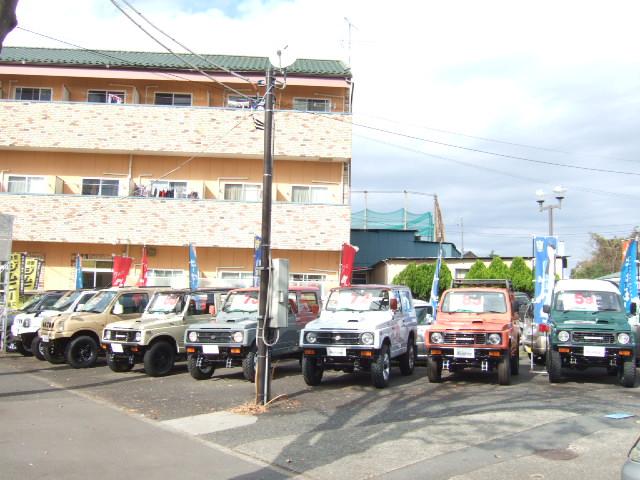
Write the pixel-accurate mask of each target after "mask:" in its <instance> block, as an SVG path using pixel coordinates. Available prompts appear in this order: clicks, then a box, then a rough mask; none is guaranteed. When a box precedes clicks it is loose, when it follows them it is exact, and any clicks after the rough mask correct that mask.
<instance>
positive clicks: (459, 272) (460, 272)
mask: <svg viewBox="0 0 640 480" xmlns="http://www.w3.org/2000/svg"><path fill="white" fill-rule="evenodd" d="M467 273H469V269H468V268H456V277H455V278H456V280H463V279H464V278H465V277H466V276H467Z"/></svg>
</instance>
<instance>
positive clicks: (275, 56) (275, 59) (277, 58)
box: [269, 45, 296, 70]
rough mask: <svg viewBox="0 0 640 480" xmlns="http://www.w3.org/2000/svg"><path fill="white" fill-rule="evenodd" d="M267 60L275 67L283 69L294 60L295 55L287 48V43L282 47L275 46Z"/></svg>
mask: <svg viewBox="0 0 640 480" xmlns="http://www.w3.org/2000/svg"><path fill="white" fill-rule="evenodd" d="M269 61H270V62H271V65H273V66H274V67H275V68H278V69H280V70H284V69H285V68H287V67H289V66H291V65H292V64H293V62H295V61H296V56H295V54H294V53H293V51H292V50H291V49H290V48H289V45H285V46H284V47H281V48H277V49H276V51H275V52H273V53H272V54H271V55H269Z"/></svg>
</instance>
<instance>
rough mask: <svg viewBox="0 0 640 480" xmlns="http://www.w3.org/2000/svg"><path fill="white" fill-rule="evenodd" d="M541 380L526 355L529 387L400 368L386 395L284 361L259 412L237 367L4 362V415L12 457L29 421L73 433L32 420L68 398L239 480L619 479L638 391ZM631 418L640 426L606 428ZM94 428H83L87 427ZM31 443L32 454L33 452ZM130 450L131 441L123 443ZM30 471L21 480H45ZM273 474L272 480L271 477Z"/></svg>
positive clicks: (357, 378) (612, 384) (586, 377)
mask: <svg viewBox="0 0 640 480" xmlns="http://www.w3.org/2000/svg"><path fill="white" fill-rule="evenodd" d="M536 370H538V372H531V371H530V369H529V365H528V362H527V361H526V358H525V357H522V358H521V368H520V371H521V373H520V375H519V376H518V377H514V383H513V385H511V386H506V387H505V386H502V387H501V386H498V385H497V378H496V376H495V375H485V374H482V373H481V372H479V371H471V372H465V373H462V374H456V375H453V376H449V377H445V378H446V379H445V381H444V382H443V383H442V384H430V383H429V382H428V380H427V378H426V369H424V368H421V367H420V368H417V369H416V371H415V374H414V375H413V376H411V377H401V376H400V371H399V369H398V368H394V369H393V370H392V375H393V377H392V381H391V386H390V387H389V388H387V389H384V390H378V389H374V388H373V387H371V384H370V379H369V377H368V375H364V374H363V375H348V374H342V373H337V372H336V373H329V374H327V375H326V376H325V380H324V381H323V383H322V385H321V386H319V387H315V388H311V387H308V386H306V385H305V383H304V381H303V379H302V376H301V375H300V370H299V365H298V362H297V361H285V362H280V363H278V365H277V368H276V372H275V379H274V382H273V397H279V398H277V399H276V400H275V401H274V402H273V404H272V406H271V407H270V409H269V410H268V411H267V412H264V413H260V412H256V411H255V410H254V409H253V408H252V403H253V398H254V386H253V384H251V383H248V382H246V381H245V380H244V379H243V377H242V373H241V370H240V369H239V368H233V369H221V370H218V371H217V372H216V374H215V375H214V377H213V378H212V379H211V380H205V381H200V382H198V381H195V380H193V379H192V378H191V377H190V376H189V375H188V373H187V371H186V366H184V364H181V365H180V366H179V367H178V368H176V370H175V373H174V374H172V375H170V376H168V377H164V378H151V377H148V376H146V375H144V373H143V372H142V370H141V369H134V370H133V371H131V372H128V373H124V374H123V373H114V372H112V371H111V370H109V369H108V368H107V367H106V366H105V364H104V363H103V362H101V363H100V364H99V366H98V367H96V368H92V369H83V370H73V369H71V368H69V367H67V366H66V365H50V364H48V363H46V362H39V361H37V360H35V359H33V358H24V357H20V356H17V355H5V356H3V357H0V375H1V377H0V378H2V379H3V380H2V381H3V384H4V386H3V389H2V392H1V393H0V409H2V410H4V409H5V408H4V407H8V406H9V403H8V402H12V405H11V406H12V408H16V403H15V402H22V403H23V404H24V411H25V413H24V415H23V416H22V417H21V418H19V419H15V418H13V420H12V428H13V432H8V431H2V429H3V428H7V423H6V422H5V423H4V426H3V427H0V432H1V437H2V438H3V440H2V442H3V443H4V444H5V447H6V445H7V444H8V442H12V441H18V440H17V439H19V438H20V433H19V431H20V425H21V422H22V424H23V425H24V428H25V430H28V429H34V428H35V429H37V428H42V429H48V430H56V429H59V430H60V432H61V433H62V432H64V431H65V430H66V429H67V428H69V426H68V425H67V423H68V422H70V421H71V422H73V421H74V417H73V416H71V417H70V416H69V411H68V410H67V411H65V416H64V420H63V419H62V416H61V420H60V422H59V423H60V424H56V422H55V419H54V418H49V420H52V421H50V422H45V423H43V424H42V425H41V426H38V425H36V424H35V422H34V419H35V417H34V411H33V410H30V409H32V407H31V406H30V405H31V402H33V400H34V397H35V398H36V399H37V398H40V397H43V396H45V397H46V396H47V395H63V394H64V395H67V396H66V397H62V396H61V397H60V400H59V401H60V405H61V406H60V408H64V405H65V400H64V398H74V399H75V401H78V399H80V400H81V401H82V402H84V403H87V402H89V403H90V404H95V405H97V407H98V408H100V409H102V410H104V412H105V415H111V414H112V413H113V408H112V407H115V408H116V409H117V410H120V412H119V413H120V414H122V412H125V413H126V414H127V415H128V417H129V418H130V419H131V425H130V426H129V427H127V428H136V425H137V424H136V423H135V421H137V420H139V418H141V417H143V418H144V419H146V420H148V421H147V422H145V425H149V424H152V425H155V426H157V427H162V431H163V432H165V433H166V432H167V431H169V432H176V435H180V438H182V439H183V440H184V441H186V437H189V436H191V437H194V438H196V439H197V440H198V442H197V444H198V445H200V444H201V443H202V442H204V443H206V444H207V445H208V446H210V447H212V449H213V450H216V451H221V452H224V453H225V454H227V455H229V458H232V459H233V458H237V461H238V472H237V475H242V472H241V467H242V465H244V463H243V462H246V461H249V462H254V464H256V465H261V464H262V465H265V466H266V465H273V466H275V467H276V468H277V469H278V472H279V473H278V474H279V475H285V476H286V475H289V474H291V475H295V474H303V475H304V476H306V477H309V478H368V477H376V476H383V477H385V478H416V477H417V478H421V477H422V478H424V477H425V476H427V474H428V478H465V479H466V478H469V479H470V478H480V477H483V478H489V477H491V478H498V479H499V478H505V479H506V478H545V479H549V478H563V479H567V478H569V479H570V478H576V479H577V478H604V479H606V478H612V479H613V478H619V472H620V467H621V465H622V463H623V462H624V459H625V457H626V453H627V450H628V448H629V447H630V446H631V444H632V443H633V441H634V439H635V438H636V437H637V435H638V431H639V428H638V427H639V426H640V424H639V422H640V404H639V402H638V395H639V391H638V390H637V389H627V388H622V387H620V386H619V385H617V383H616V379H615V377H609V376H607V375H606V372H605V371H604V370H602V371H599V370H597V369H596V370H595V371H585V372H577V373H576V374H574V375H572V376H568V378H567V380H565V381H564V382H562V383H560V384H557V385H551V384H549V382H548V380H547V376H546V374H545V373H542V372H539V371H540V370H541V369H540V367H536ZM26 379H28V380H26ZM27 382H28V383H27ZM31 384H33V387H29V388H25V385H31ZM69 393H72V394H73V395H69ZM3 403H5V405H3ZM620 412H624V413H629V414H632V415H635V416H634V417H630V418H626V419H620V420H613V419H609V418H606V417H605V415H608V414H612V413H620ZM70 419H71V420H70ZM95 421H96V422H98V423H99V422H100V420H99V419H96V420H95ZM91 423H92V420H91V419H90V418H78V425H80V427H78V428H81V427H82V425H84V427H82V428H91ZM16 432H17V433H16ZM44 433H46V432H44ZM49 433H51V432H49ZM185 435H186V436H185ZM20 441H21V442H24V443H25V448H26V449H28V450H29V449H30V446H31V445H30V442H31V441H32V440H30V439H29V438H24V439H20ZM33 441H35V440H33ZM122 441H123V442H126V441H133V439H132V438H130V437H129V436H128V435H124V436H123V440H122ZM136 441H137V442H138V443H140V439H138V440H136ZM94 448H95V446H94ZM2 451H3V452H5V451H7V449H6V448H3V449H2ZM30 451H32V455H33V459H32V460H33V461H32V462H30V463H33V464H36V465H37V464H38V461H39V460H40V457H42V456H44V455H48V454H47V453H44V450H42V449H41V448H38V447H37V446H33V448H32V449H30ZM3 455H5V453H0V460H1V461H0V463H2V464H5V465H9V466H14V467H15V468H16V469H19V468H20V467H21V465H14V464H15V462H19V461H20V460H18V459H15V458H14V457H8V458H4V457H3ZM6 455H7V456H8V454H6ZM174 460H175V461H176V462H180V459H179V458H176V459H174ZM22 467H23V469H22V470H20V471H21V472H25V475H26V476H24V478H36V476H34V477H29V475H28V474H29V468H27V465H23V466H22ZM69 468H72V465H71V466H70V467H69ZM585 472H587V473H585ZM69 473H70V474H71V472H69ZM141 473H143V472H139V474H141ZM254 473H255V472H254ZM272 473H273V472H271V471H270V470H269V469H268V468H266V469H265V470H264V471H261V475H262V476H265V477H269V475H271V474H272ZM70 476H72V475H70ZM227 476H233V475H229V474H228V473H227ZM257 476H260V475H257ZM52 478H53V477H52Z"/></svg>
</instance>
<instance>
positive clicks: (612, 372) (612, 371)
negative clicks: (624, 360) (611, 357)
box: [607, 365, 620, 377]
mask: <svg viewBox="0 0 640 480" xmlns="http://www.w3.org/2000/svg"><path fill="white" fill-rule="evenodd" d="M619 372H620V367H618V366H617V365H616V366H615V367H607V375H609V376H610V377H617V376H618V373H619Z"/></svg>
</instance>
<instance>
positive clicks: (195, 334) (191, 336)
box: [187, 332, 198, 342]
mask: <svg viewBox="0 0 640 480" xmlns="http://www.w3.org/2000/svg"><path fill="white" fill-rule="evenodd" d="M187 338H188V339H189V341H190V342H197V341H198V332H189V335H188V336H187Z"/></svg>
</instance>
